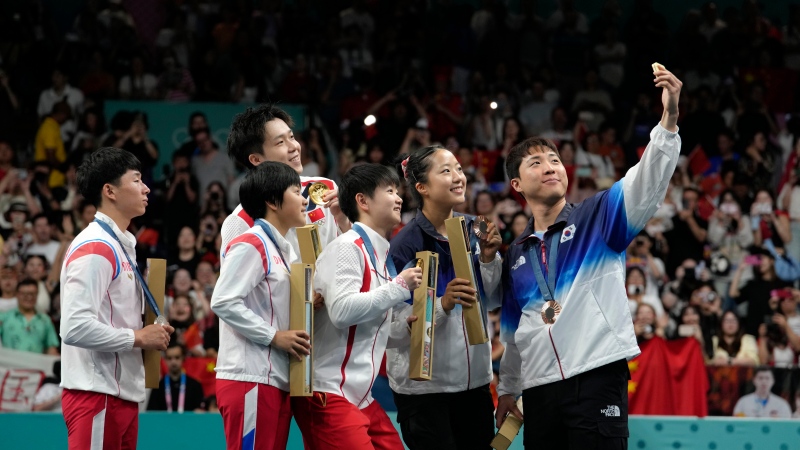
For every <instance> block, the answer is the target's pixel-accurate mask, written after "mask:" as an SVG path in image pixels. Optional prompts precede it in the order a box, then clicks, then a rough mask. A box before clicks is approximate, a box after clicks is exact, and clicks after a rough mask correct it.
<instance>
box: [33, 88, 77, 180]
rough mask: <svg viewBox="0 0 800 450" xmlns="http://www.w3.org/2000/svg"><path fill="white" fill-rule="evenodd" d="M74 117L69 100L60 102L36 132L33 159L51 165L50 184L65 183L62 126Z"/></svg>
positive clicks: (64, 153)
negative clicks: (62, 170)
mask: <svg viewBox="0 0 800 450" xmlns="http://www.w3.org/2000/svg"><path fill="white" fill-rule="evenodd" d="M71 117H72V110H71V109H70V106H69V104H68V103H67V102H65V101H64V102H58V103H56V104H55V105H53V109H52V111H50V114H49V115H48V116H47V117H45V118H44V120H43V121H42V124H41V125H40V126H39V130H38V131H37V132H36V139H35V143H34V153H33V160H34V161H41V162H45V163H47V165H48V166H50V178H49V186H50V187H51V188H52V187H56V186H62V185H63V184H64V174H63V173H62V172H61V164H63V163H64V162H65V161H66V160H67V152H66V150H65V149H64V139H63V138H62V133H61V126H62V125H63V124H64V123H65V122H66V121H67V120H70V118H71Z"/></svg>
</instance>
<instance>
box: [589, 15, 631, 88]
mask: <svg viewBox="0 0 800 450" xmlns="http://www.w3.org/2000/svg"><path fill="white" fill-rule="evenodd" d="M618 34H619V32H618V31H617V29H616V28H615V27H613V26H609V27H608V28H606V29H605V30H604V31H603V42H598V43H597V44H596V45H595V46H594V55H593V56H594V61H595V63H597V64H598V73H599V76H600V80H601V81H602V82H603V83H605V84H606V85H607V86H608V87H610V88H611V89H617V88H619V86H620V85H621V84H622V80H624V79H625V66H624V65H623V64H624V62H625V54H626V53H627V47H626V46H625V43H624V42H620V41H619V39H618Z"/></svg>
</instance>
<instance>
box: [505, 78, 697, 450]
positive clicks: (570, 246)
mask: <svg viewBox="0 0 800 450" xmlns="http://www.w3.org/2000/svg"><path fill="white" fill-rule="evenodd" d="M654 71H655V85H656V86H657V87H660V88H662V95H661V98H662V103H663V105H664V113H663V115H662V118H661V122H660V124H659V125H657V126H656V127H655V128H654V129H653V131H651V132H650V143H649V144H648V146H647V149H646V150H645V152H644V155H643V156H642V160H641V161H640V162H639V163H638V164H636V165H635V166H634V167H632V168H631V169H630V170H629V171H628V173H627V174H626V175H625V177H623V178H622V179H621V180H620V181H618V182H616V183H615V184H614V185H613V186H612V187H611V189H609V190H607V191H603V192H600V193H598V194H597V195H595V196H593V197H590V198H588V199H587V200H585V201H583V202H581V203H578V204H574V205H573V204H568V203H567V202H566V199H565V193H566V190H567V174H566V170H565V169H564V166H563V165H562V164H561V160H560V158H559V155H558V151H557V149H556V148H555V146H554V145H553V143H552V142H550V141H549V140H547V139H542V138H530V139H527V140H525V141H523V142H522V143H521V144H518V145H517V146H515V147H514V148H512V149H511V151H510V152H509V156H508V158H507V160H506V170H507V171H508V176H509V179H510V180H511V187H512V188H514V190H516V191H517V192H520V193H521V194H522V195H523V196H524V197H525V199H526V201H527V202H528V205H529V206H530V209H531V212H532V213H533V217H532V219H531V221H530V223H529V224H528V227H527V229H526V230H525V231H524V232H523V233H522V234H521V235H520V236H519V237H518V238H517V239H516V240H515V241H514V242H513V243H512V245H511V246H510V247H509V250H508V253H507V255H506V258H505V260H504V262H503V265H504V267H503V276H504V283H503V294H504V300H503V309H502V315H501V340H502V341H504V342H505V344H506V351H505V353H504V355H503V359H502V361H501V364H500V385H499V386H498V389H497V391H498V394H499V396H500V397H499V400H498V408H497V412H496V417H497V422H498V426H500V425H501V424H502V422H503V420H504V419H505V417H506V414H507V413H508V412H511V413H513V414H516V415H517V416H519V417H522V414H521V413H520V411H519V410H518V409H517V408H516V406H515V398H516V397H517V396H519V395H520V394H522V400H523V404H524V406H525V408H524V411H525V416H524V423H525V428H524V430H525V434H524V440H525V445H526V446H530V447H535V448H559V449H581V450H586V449H624V448H627V438H628V392H627V381H628V379H629V378H630V373H629V372H628V367H627V361H626V360H628V359H631V358H633V357H635V356H637V355H638V354H639V353H640V351H639V347H638V346H637V344H636V336H635V334H634V330H633V322H632V320H631V315H630V310H629V308H628V302H627V296H626V294H625V284H624V275H625V249H626V248H627V247H628V245H629V244H630V242H631V241H632V240H633V239H634V238H635V237H636V235H637V234H638V233H639V231H641V230H642V229H643V228H644V226H645V224H646V223H647V221H648V220H649V219H650V218H651V217H652V215H653V213H655V211H656V210H657V209H658V207H659V204H660V203H661V202H662V201H663V200H664V197H665V195H666V192H667V186H668V185H669V180H670V178H672V174H673V172H674V171H675V167H676V165H677V161H678V155H679V153H680V144H681V140H680V137H679V136H678V134H677V132H678V127H677V120H678V99H679V97H680V90H681V85H682V83H681V82H680V80H678V79H677V78H676V77H675V76H674V75H672V74H671V73H670V72H669V71H667V70H666V69H664V68H663V66H660V65H658V67H657V68H656V65H654Z"/></svg>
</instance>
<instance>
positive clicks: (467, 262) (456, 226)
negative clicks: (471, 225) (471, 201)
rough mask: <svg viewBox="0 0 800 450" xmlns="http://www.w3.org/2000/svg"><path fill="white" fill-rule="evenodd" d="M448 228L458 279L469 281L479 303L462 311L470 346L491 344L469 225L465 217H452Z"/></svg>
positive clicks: (448, 221) (447, 224)
mask: <svg viewBox="0 0 800 450" xmlns="http://www.w3.org/2000/svg"><path fill="white" fill-rule="evenodd" d="M444 224H445V227H447V239H448V241H449V243H450V255H451V256H452V258H453V268H454V269H455V272H456V277H457V278H463V279H465V280H468V281H469V287H471V288H473V289H475V298H476V299H477V301H476V302H475V304H474V305H472V308H463V307H462V309H461V314H462V315H463V316H464V325H465V327H466V329H467V338H468V340H469V343H470V345H478V344H483V343H485V342H489V334H488V332H487V330H486V314H485V312H484V304H483V299H482V298H481V293H480V289H479V288H478V279H477V278H476V277H477V276H479V275H478V274H477V273H476V272H477V271H476V270H475V263H474V261H473V259H472V251H471V250H470V246H469V233H468V232H467V223H466V221H465V220H464V217H463V216H458V217H452V218H450V219H447V220H445V221H444Z"/></svg>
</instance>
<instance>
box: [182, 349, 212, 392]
mask: <svg viewBox="0 0 800 450" xmlns="http://www.w3.org/2000/svg"><path fill="white" fill-rule="evenodd" d="M216 366H217V360H216V358H200V357H189V358H186V360H185V361H184V362H183V371H184V372H186V375H187V376H190V377H192V378H194V379H195V380H197V381H199V382H200V384H201V385H203V395H205V396H206V397H208V396H210V395H214V393H215V392H216V390H217V389H216V386H217V375H216V372H214V368H215V367H216Z"/></svg>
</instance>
